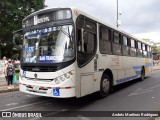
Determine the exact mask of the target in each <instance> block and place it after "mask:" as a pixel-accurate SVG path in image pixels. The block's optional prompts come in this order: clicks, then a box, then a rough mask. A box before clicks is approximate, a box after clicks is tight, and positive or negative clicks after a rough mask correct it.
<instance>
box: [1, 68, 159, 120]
mask: <svg viewBox="0 0 160 120" xmlns="http://www.w3.org/2000/svg"><path fill="white" fill-rule="evenodd" d="M159 91H160V71H154V73H153V74H152V76H150V77H148V78H146V79H145V80H144V81H142V82H139V81H134V82H130V83H127V84H123V85H121V86H118V87H116V88H115V91H114V92H113V93H112V94H111V95H110V96H108V97H107V98H105V99H97V98H96V97H95V96H94V95H91V96H87V97H83V98H81V99H76V98H70V99H55V98H47V97H41V96H34V95H28V94H25V93H21V92H19V91H17V92H10V93H1V94H0V111H48V112H47V113H45V115H47V116H52V115H53V114H54V115H55V114H60V113H62V114H61V115H62V116H63V111H160V92H159ZM53 111H57V112H53ZM69 114H72V113H69ZM96 114H98V113H96ZM94 115H95V114H94ZM15 119H17V118H15ZM27 119H31V120H35V118H27ZM37 119H40V118H37ZM44 119H45V118H44ZM50 119H53V118H51V117H50ZM54 119H58V120H59V119H60V120H65V119H69V120H74V119H76V120H92V119H93V120H97V119H103V120H154V119H153V118H146V117H143V118H139V117H136V118H133V117H130V118H129V117H126V118H124V117H123V118H122V117H112V118H109V117H106V118H104V117H100V118H97V117H92V118H91V117H84V116H83V115H81V113H79V115H78V117H77V118H75V117H68V118H66V117H65V118H63V117H59V118H57V117H56V118H54Z"/></svg>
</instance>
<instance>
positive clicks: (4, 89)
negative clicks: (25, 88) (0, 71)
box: [0, 77, 19, 93]
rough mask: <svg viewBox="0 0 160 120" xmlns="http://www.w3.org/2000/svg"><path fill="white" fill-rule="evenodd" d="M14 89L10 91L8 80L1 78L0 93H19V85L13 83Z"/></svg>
mask: <svg viewBox="0 0 160 120" xmlns="http://www.w3.org/2000/svg"><path fill="white" fill-rule="evenodd" d="M13 86H14V88H12V89H8V85H7V82H6V79H5V78H4V77H0V93H4V92H12V91H18V90H19V83H18V81H17V83H13Z"/></svg>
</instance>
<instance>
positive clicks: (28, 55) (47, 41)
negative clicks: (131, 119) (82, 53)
mask: <svg viewBox="0 0 160 120" xmlns="http://www.w3.org/2000/svg"><path fill="white" fill-rule="evenodd" d="M74 53H75V52H74V41H73V26H72V25H64V26H56V27H50V28H45V29H39V30H34V31H30V32H26V33H25V34H24V42H23V62H24V63H58V62H66V61H69V60H71V59H73V57H74Z"/></svg>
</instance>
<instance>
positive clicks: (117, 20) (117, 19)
mask: <svg viewBox="0 0 160 120" xmlns="http://www.w3.org/2000/svg"><path fill="white" fill-rule="evenodd" d="M118 15H119V12H118V0H117V20H116V23H117V28H118V19H119V18H118Z"/></svg>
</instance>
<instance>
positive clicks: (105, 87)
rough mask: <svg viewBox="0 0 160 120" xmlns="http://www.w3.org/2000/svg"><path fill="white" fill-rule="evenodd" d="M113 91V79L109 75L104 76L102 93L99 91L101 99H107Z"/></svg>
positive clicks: (101, 84)
mask: <svg viewBox="0 0 160 120" xmlns="http://www.w3.org/2000/svg"><path fill="white" fill-rule="evenodd" d="M110 90H111V78H110V77H109V76H108V75H107V74H103V76H102V78H101V83H100V91H99V93H98V94H99V97H100V98H105V97H107V96H108V95H109V92H110Z"/></svg>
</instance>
